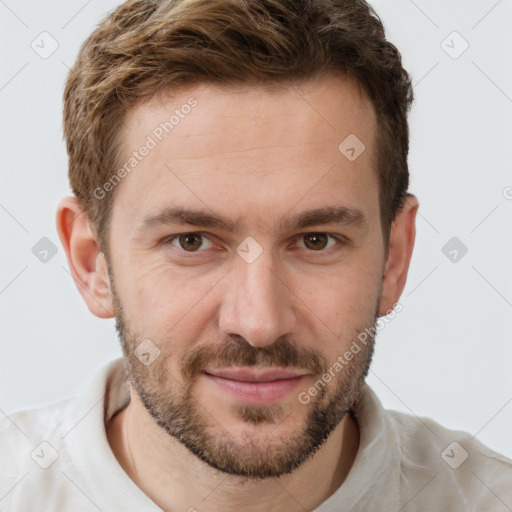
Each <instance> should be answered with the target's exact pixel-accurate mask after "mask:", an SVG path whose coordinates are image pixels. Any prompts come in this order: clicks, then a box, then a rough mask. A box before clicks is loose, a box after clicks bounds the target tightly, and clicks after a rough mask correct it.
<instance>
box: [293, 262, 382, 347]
mask: <svg viewBox="0 0 512 512" xmlns="http://www.w3.org/2000/svg"><path fill="white" fill-rule="evenodd" d="M375 268H377V267H376V265H374V266H373V269H372V268H370V269H369V268H368V267H365V266H363V265H359V264H350V265H349V264H347V265H344V266H342V267H339V268H338V269H337V270H335V271H332V269H331V270H330V271H329V272H326V273H324V274H317V275H315V277H314V278H312V277H311V276H309V277H308V275H302V276H301V278H300V279H296V280H295V286H294V287H293V288H292V289H293V290H294V291H295V292H296V294H297V296H298V297H300V299H301V301H302V307H301V309H302V311H303V314H304V315H305V317H306V318H310V319H311V320H310V321H311V329H312V330H313V332H315V333H316V336H317V337H318V338H319V339H321V340H322V343H323V349H324V350H325V351H327V352H332V351H339V349H340V345H341V346H344V345H346V344H349V343H350V340H351V339H352V338H353V337H354V336H357V334H358V332H359V330H361V329H364V328H365V327H367V326H368V324H372V322H373V321H374V318H375V311H376V307H377V302H378V295H379V293H378V292H379V281H380V276H379V273H378V272H376V271H375ZM319 348H320V347H319Z"/></svg>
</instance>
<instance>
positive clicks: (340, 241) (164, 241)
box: [159, 231, 349, 255]
mask: <svg viewBox="0 0 512 512" xmlns="http://www.w3.org/2000/svg"><path fill="white" fill-rule="evenodd" d="M314 234H320V235H327V236H328V237H331V238H333V239H335V240H336V242H337V243H336V244H335V245H334V246H332V247H329V248H328V249H321V250H318V251H315V250H308V249H307V248H304V247H298V248H297V247H296V248H295V249H294V250H297V249H305V250H306V251H307V252H309V253H313V254H315V253H317V254H322V253H323V254H329V253H330V252H331V249H333V250H335V249H336V247H337V246H338V247H339V246H343V245H346V244H348V243H349V240H348V238H346V237H345V236H343V235H340V234H337V233H328V232H326V231H306V232H303V233H299V234H297V235H295V236H294V237H293V240H294V241H296V240H300V239H302V238H303V237H305V236H306V235H314ZM183 235H199V236H201V237H203V238H205V239H207V240H208V241H209V242H210V243H211V244H212V245H213V246H214V245H215V243H214V242H213V240H212V239H211V235H210V233H204V232H201V231H183V232H182V233H175V234H173V235H169V236H167V237H165V238H163V239H162V240H161V241H160V242H159V245H166V244H170V245H172V246H173V247H175V248H176V249H177V250H178V251H179V252H181V253H183V254H188V255H192V254H197V253H201V252H203V251H205V250H206V249H198V250H196V251H186V250H185V249H182V248H180V247H178V246H176V245H174V244H173V243H172V242H173V241H174V240H175V239H177V238H178V237H180V236H183ZM212 248H213V247H209V249H212Z"/></svg>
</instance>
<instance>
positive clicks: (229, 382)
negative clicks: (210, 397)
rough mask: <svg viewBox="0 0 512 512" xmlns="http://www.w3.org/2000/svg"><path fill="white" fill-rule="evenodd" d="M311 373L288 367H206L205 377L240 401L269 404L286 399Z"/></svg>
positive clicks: (251, 403) (249, 403)
mask: <svg viewBox="0 0 512 512" xmlns="http://www.w3.org/2000/svg"><path fill="white" fill-rule="evenodd" d="M308 375H309V373H307V372H306V371H305V370H302V369H289V368H260V369H252V368H251V369H248V368H226V369H208V368H207V369H205V370H204V371H203V376H204V377H205V378H206V379H208V381H209V382H211V383H212V384H213V385H214V386H215V387H216V388H217V389H218V390H220V391H221V392H222V393H224V394H227V395H229V396H230V397H231V398H232V399H235V400H236V401H237V402H239V403H243V404H248V405H270V404H275V403H279V402H280V401H281V400H283V399H284V398H286V396H287V395H289V394H290V393H291V392H292V391H293V390H294V389H295V388H296V387H297V386H298V385H299V383H300V382H302V381H303V380H304V379H305V378H306V377H307V376H308Z"/></svg>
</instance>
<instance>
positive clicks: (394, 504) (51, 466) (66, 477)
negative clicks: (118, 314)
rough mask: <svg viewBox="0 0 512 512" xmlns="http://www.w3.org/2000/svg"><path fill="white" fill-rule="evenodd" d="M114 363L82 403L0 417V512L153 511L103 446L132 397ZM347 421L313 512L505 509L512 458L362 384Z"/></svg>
mask: <svg viewBox="0 0 512 512" xmlns="http://www.w3.org/2000/svg"><path fill="white" fill-rule="evenodd" d="M121 363H122V359H116V360H114V361H112V362H111V363H109V364H108V365H106V366H105V367H104V368H103V369H102V370H101V371H100V372H99V373H98V375H97V376H96V377H95V379H94V380H93V381H92V383H91V385H90V386H89V388H88V389H87V391H86V392H85V393H84V394H83V396H81V397H80V398H74V399H70V400H66V401H65V402H62V403H60V404H57V405H53V406H50V407H45V408H41V409H36V410H30V411H23V412H18V413H15V414H13V415H11V416H10V417H4V418H2V419H1V420H0V511H2V512H9V511H16V512H40V511H45V512H47V511H66V512H80V511H88V512H89V511H95V512H97V511H98V510H100V511H102V512H109V511H116V512H117V511H123V512H130V511H133V512H144V511H160V510H161V509H160V508H159V507H158V506H157V505H156V504H155V503H153V502H152V501H151V500H150V499H149V498H148V497H147V496H146V494H144V492H143V491H142V490H141V489H140V488H139V487H137V486H136V485H135V483H134V482H133V481H132V480H131V479H130V478H129V477H128V475H127V474H126V473H125V472H124V470H123V469H122V467H121V466H120V465H119V463H118V462H117V459H116V458H115V456H114V454H113V452H112V450H111V448H110V445H109V444H108V441H107V437H106V427H105V425H106V422H108V420H109V419H110V418H111V417H112V416H113V415H114V414H115V413H116V412H117V411H118V410H120V409H122V408H123V407H125V406H126V405H127V404H128V402H129V400H130V395H129V385H128V383H127V382H126V381H125V380H124V376H123V372H122V364H121ZM354 415H355V417H356V419H357V421H358V424H359V429H360V446H359V451H358V453H357V456H356V459H355V461H354V464H353V466H352V469H351V470H350V473H349V475H348V477H347V479H346V480H345V482H344V483H343V485H342V486H341V487H340V488H339V489H338V490H337V491H336V493H335V494H333V495H332V496H331V497H330V498H329V499H327V500H326V501H325V502H324V503H323V504H322V505H321V506H320V507H318V508H317V509H316V512H334V511H348V510H350V511H362V512H363V511H364V512H381V511H382V512H399V511H401V512H413V511H415V512H458V511H461V512H462V511H464V512H469V511H482V512H502V511H503V512H506V511H512V461H511V460H510V459H507V458H506V457H504V456H502V455H499V454H497V453H495V452H494V451H492V450H490V449H489V448H487V447H486V446H484V445H482V444H481V443H480V442H479V441H477V440H476V439H474V438H473V437H472V436H470V435H469V434H467V433H464V432H458V431H451V430H447V429H445V428H444V427H442V426H440V425H439V424H437V423H436V422H434V421H432V420H430V419H426V418H417V417H415V416H412V415H407V414H403V413H398V412H395V411H389V410H386V409H384V408H383V406H382V404H381V403H380V401H379V400H378V398H377V397H376V395H375V394H374V393H373V391H372V390H371V389H370V387H369V386H367V385H366V386H365V388H364V390H363V393H362V394H361V398H360V400H359V401H358V403H357V404H356V406H355V407H354ZM203 509H204V510H207V505H206V504H204V506H203Z"/></svg>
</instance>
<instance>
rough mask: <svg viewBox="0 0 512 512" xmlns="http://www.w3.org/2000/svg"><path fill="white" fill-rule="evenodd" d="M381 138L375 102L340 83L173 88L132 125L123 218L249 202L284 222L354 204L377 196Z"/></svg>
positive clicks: (126, 139)
mask: <svg viewBox="0 0 512 512" xmlns="http://www.w3.org/2000/svg"><path fill="white" fill-rule="evenodd" d="M375 132H376V116H375V112H374V109H373V107H372V105H371V102H370V101H369V99H368V98H367V97H366V96H365V95H364V94H363V93H362V92H361V90H360V88H359V87H358V86H357V84H356V83H355V82H353V81H351V80H348V79H343V78H339V77H334V76H327V77H323V78H321V79H320V78H319V79H315V80H313V81H310V82H306V83H303V84H300V85H299V84H296V85H289V86H287V87H280V88H269V87H264V86H261V87H254V86H244V87H236V88H235V87H224V86H214V85H204V84H203V85H198V86H195V87H191V88H190V87H189V88H182V89H180V90H174V91H173V92H172V93H169V92H165V91H164V92H161V93H159V94H157V95H155V96H153V97H151V98H150V99H149V100H145V101H144V102H141V103H139V104H138V105H136V106H135V107H134V108H132V109H131V110H130V111H129V112H128V113H127V115H126V117H125V119H124V124H123V130H122V131H121V133H120V140H121V145H120V148H121V152H120V153H121V155H122V160H123V161H122V162H120V165H119V167H120V168H121V167H123V166H124V168H125V170H126V172H125V173H123V174H124V175H125V177H124V178H123V179H122V181H121V182H120V183H119V184H118V185H117V189H116V191H115V192H116V200H115V205H114V217H115V212H116V211H117V210H122V211H123V218H124V219H125V220H126V219H127V218H128V219H129V221H130V222H131V223H132V225H133V224H136V223H137V222H138V221H139V220H140V219H141V218H142V217H147V215H148V214H154V213H157V212H158V210H161V209H163V208H165V207H169V206H176V205H177V206H190V207H198V206H200V207H202V208H203V209H205V208H207V209H209V210H212V211H219V210H222V211H223V212H224V213H227V214H228V215H230V213H233V215H235V214H237V213H238V214H240V213H241V212H240V211H239V210H240V207H241V206H242V205H243V206H244V207H245V208H244V210H245V213H247V212H248V211H252V212H254V214H255V216H257V214H262V213H264V211H263V210H265V209H266V213H267V214H268V213H269V208H270V209H271V210H272V214H275V215H277V216H279V215H280V214H281V213H284V211H285V210H287V211H289V210H290V207H293V203H296V204H297V206H300V205H298V203H299V202H301V201H302V206H304V207H305V206H306V205H307V203H310V204H309V206H315V207H319V206H321V204H320V203H322V202H325V201H331V202H333V201H334V202H336V201H337V202H338V203H340V204H341V203H343V206H347V207H355V206H356V205H355V204H350V203H351V201H352V203H354V202H357V201H356V198H355V196H358V195H360V196H364V195H365V194H366V196H368V197H367V199H369V200H373V199H375V198H377V196H378V190H377V179H376V174H375V172H374V167H375V166H374V153H375V148H374V146H375V142H374V140H375ZM354 157H355V158H354ZM308 189H309V191H308ZM370 191H371V193H370ZM301 197H302V199H301ZM315 198H318V200H316V199H315ZM278 199H279V200H278ZM315 201H316V202H317V203H319V204H316V205H315V204H313V203H314V202H315ZM276 205H280V207H281V208H282V210H283V211H282V212H277V211H276ZM375 206H376V207H378V205H377V204H376V205H375ZM230 210H232V212H230ZM237 210H238V211H237ZM259 210H261V211H259ZM239 216H240V215H238V217H239ZM275 220H277V219H275ZM112 221H113V224H115V220H114V218H113V219H112Z"/></svg>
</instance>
